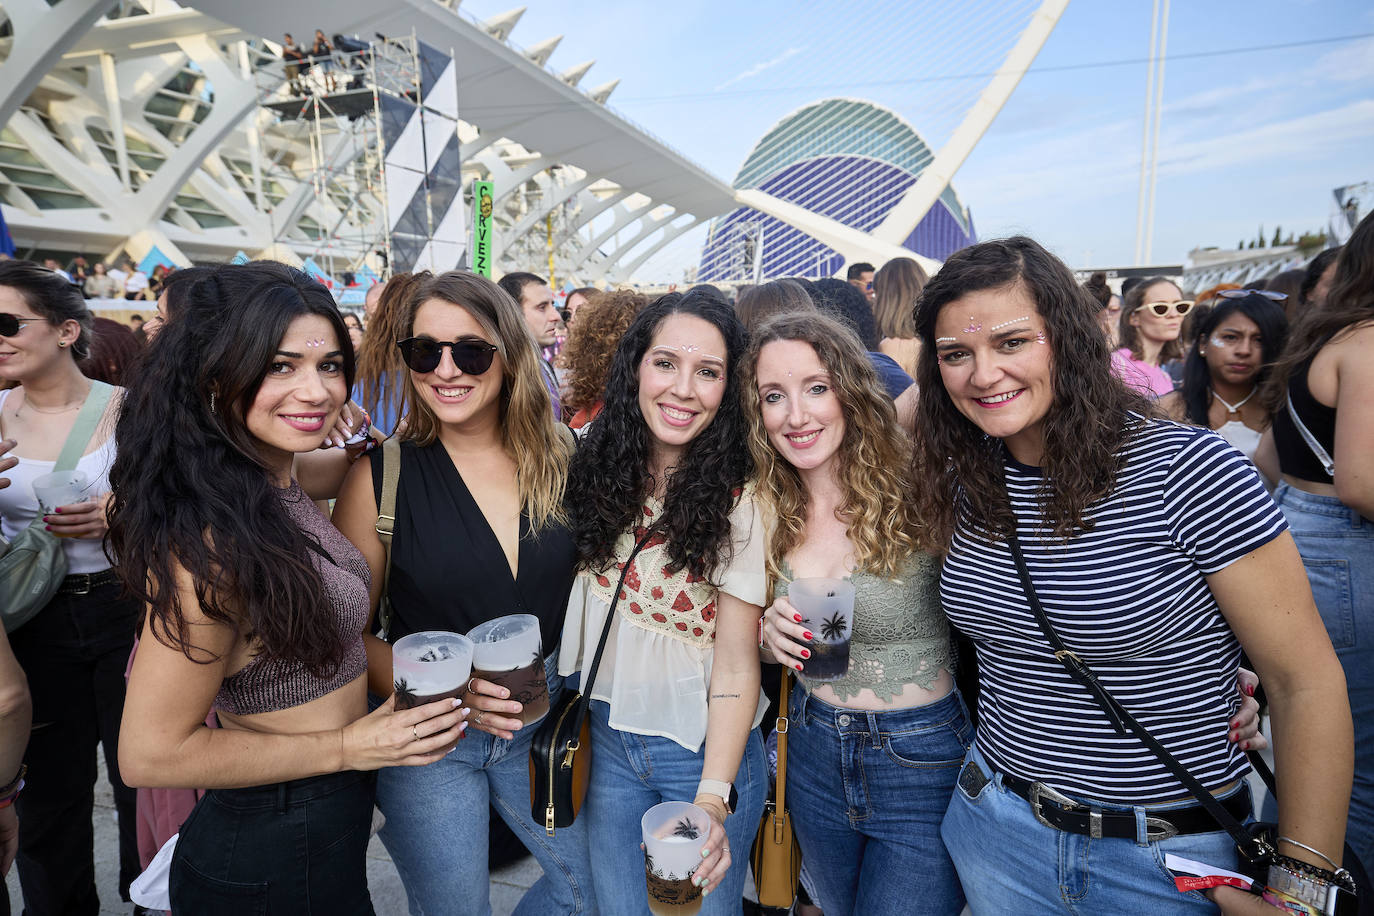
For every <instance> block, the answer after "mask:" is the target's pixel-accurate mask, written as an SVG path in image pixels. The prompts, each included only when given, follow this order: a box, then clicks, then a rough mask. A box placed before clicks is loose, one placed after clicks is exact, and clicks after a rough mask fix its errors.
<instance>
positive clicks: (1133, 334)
mask: <svg viewBox="0 0 1374 916" xmlns="http://www.w3.org/2000/svg"><path fill="white" fill-rule="evenodd" d="M1156 283H1168V284H1169V285H1170V286H1172V287H1174V288H1175V289H1177V288H1178V284H1177V283H1175V282H1174V281H1173V280H1170V279H1169V278H1168V277H1150V278H1149V279H1148V280H1144V281H1142V282H1140V283H1137V284H1136V285H1135V286H1133V287H1131V291H1130V292H1129V293H1127V294H1126V297H1125V298H1124V299H1123V300H1122V301H1121V314H1120V315H1119V316H1117V321H1119V322H1120V325H1119V326H1118V337H1117V339H1118V340H1119V341H1120V342H1121V346H1123V347H1125V348H1126V349H1128V350H1130V351H1131V359H1143V358H1144V354H1145V351H1144V350H1143V349H1142V347H1141V345H1140V337H1141V334H1140V328H1138V327H1136V326H1135V325H1133V324H1131V316H1132V315H1134V314H1135V312H1136V310H1137V309H1139V308H1141V307H1142V306H1144V305H1145V294H1146V293H1147V292H1149V290H1150V287H1152V286H1154V285H1155V284H1156ZM1182 356H1183V345H1182V344H1180V343H1179V342H1178V340H1177V338H1175V339H1174V340H1171V341H1169V342H1168V343H1166V344H1164V347H1163V348H1162V349H1161V350H1160V351H1159V364H1160V365H1161V366H1162V365H1164V364H1165V363H1167V362H1169V361H1170V360H1173V359H1180V358H1182Z"/></svg>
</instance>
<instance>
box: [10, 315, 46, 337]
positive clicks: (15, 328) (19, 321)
mask: <svg viewBox="0 0 1374 916" xmlns="http://www.w3.org/2000/svg"><path fill="white" fill-rule="evenodd" d="M47 320H48V319H46V318H25V317H23V316H21V315H11V314H10V313H9V312H0V337H13V336H14V335H16V334H18V333H19V332H20V331H22V330H24V328H25V327H27V326H28V325H31V324H33V323H34V322H35V321H47Z"/></svg>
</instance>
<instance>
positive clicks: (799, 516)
mask: <svg viewBox="0 0 1374 916" xmlns="http://www.w3.org/2000/svg"><path fill="white" fill-rule="evenodd" d="M783 340H787V341H793V340H795V341H800V342H801V343H805V344H809V345H810V346H811V349H813V350H815V351H816V356H817V357H818V358H819V359H820V361H821V365H822V366H824V367H825V370H826V372H827V373H829V375H830V388H831V390H832V391H834V392H835V396H836V397H837V398H838V399H839V402H840V409H841V411H842V412H843V414H844V436H843V437H842V438H841V440H840V447H839V450H838V452H837V453H836V455H835V459H834V467H835V477H836V482H837V483H838V484H839V486H840V490H841V492H842V493H843V494H844V496H843V499H842V500H841V502H840V508H839V511H840V513H841V514H842V515H843V517H844V518H845V522H846V525H845V530H846V533H847V534H848V536H849V542H850V543H851V544H853V545H854V562H855V568H856V569H862V570H866V571H868V572H871V573H874V574H875V575H879V576H883V577H885V578H893V577H895V576H896V575H898V572H899V571H900V569H901V567H902V565H903V563H905V561H906V559H907V558H908V557H909V556H910V555H911V554H912V552H913V551H915V550H916V549H917V548H918V547H919V543H920V540H921V537H922V535H921V532H922V530H923V526H921V524H920V522H919V519H918V517H917V515H916V508H915V503H913V502H911V501H909V500H907V499H906V494H907V493H910V492H911V489H912V480H911V440H910V439H909V438H908V437H907V435H906V433H905V432H903V431H902V428H901V425H900V424H899V423H898V422H897V412H896V410H895V408H894V407H893V406H892V399H891V398H889V397H888V396H887V393H886V391H885V390H884V389H883V386H882V383H881V382H879V381H878V374H877V372H875V371H874V369H873V363H872V361H871V360H869V358H868V355H867V354H866V353H865V352H864V349H863V345H862V344H861V343H859V338H858V337H857V336H855V334H854V332H853V331H851V330H850V329H849V328H848V327H847V326H845V325H844V324H842V323H841V322H839V321H837V320H835V319H834V318H831V317H829V316H826V315H821V314H819V313H815V312H813V313H810V314H805V313H804V314H798V315H779V316H776V317H774V318H771V319H769V320H768V321H767V322H765V323H764V324H763V326H762V327H761V328H759V329H758V331H757V332H756V333H755V335H754V337H753V339H752V340H751V341H750V343H749V351H748V353H746V354H745V357H744V374H743V377H742V378H741V380H740V398H741V400H742V402H743V406H744V415H745V418H746V419H747V420H748V423H749V454H750V456H752V458H753V460H754V468H755V475H754V480H755V485H756V486H757V492H758V495H759V498H760V500H761V501H762V502H763V504H764V505H765V506H767V507H768V509H769V510H771V511H770V513H769V514H770V515H771V517H772V521H773V524H772V527H771V530H770V534H769V540H768V574H769V576H770V577H771V578H772V579H773V580H774V581H777V580H778V579H779V578H780V577H781V573H780V570H781V566H782V561H783V559H784V558H785V557H786V556H787V554H788V553H790V552H791V551H792V549H793V548H794V547H796V546H797V545H798V544H799V543H801V540H802V535H803V530H804V529H805V527H806V512H807V504H808V502H809V496H808V494H807V491H806V485H805V483H804V482H803V481H802V478H801V474H800V473H798V471H797V469H796V468H795V467H793V466H792V465H791V464H790V463H789V462H788V461H787V460H786V459H785V458H783V457H782V455H780V454H779V453H778V450H777V449H776V448H775V447H774V446H773V443H772V442H771V441H769V438H768V432H767V430H765V429H764V426H763V410H762V407H761V405H760V404H759V391H758V365H759V353H760V352H761V351H762V350H763V348H764V347H765V346H766V345H768V344H770V343H773V342H775V341H783Z"/></svg>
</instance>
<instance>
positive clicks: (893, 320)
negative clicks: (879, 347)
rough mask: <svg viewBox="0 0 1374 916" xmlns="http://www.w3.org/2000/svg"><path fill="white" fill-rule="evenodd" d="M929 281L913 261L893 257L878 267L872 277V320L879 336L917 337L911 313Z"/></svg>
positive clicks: (900, 338) (919, 266) (903, 338)
mask: <svg viewBox="0 0 1374 916" xmlns="http://www.w3.org/2000/svg"><path fill="white" fill-rule="evenodd" d="M929 279H930V278H929V277H927V276H926V272H925V271H924V270H922V269H921V265H920V264H918V263H917V262H916V260H915V259H914V258H893V259H892V260H890V261H888V262H887V263H886V264H884V265H883V266H882V267H880V268H878V272H877V273H875V274H874V275H873V317H874V319H875V320H876V321H877V322H878V336H879V337H891V338H893V339H895V340H906V339H908V338H911V337H915V336H916V326H915V325H914V324H913V323H912V313H913V312H914V311H915V310H916V300H917V299H919V298H920V296H921V290H923V289H925V285H926V283H927V282H929Z"/></svg>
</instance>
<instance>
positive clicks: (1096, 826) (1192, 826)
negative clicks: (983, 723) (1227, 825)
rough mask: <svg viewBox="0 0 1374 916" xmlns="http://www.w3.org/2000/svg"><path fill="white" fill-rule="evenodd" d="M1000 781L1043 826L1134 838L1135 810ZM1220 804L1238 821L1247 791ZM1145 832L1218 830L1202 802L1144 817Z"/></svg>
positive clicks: (1152, 835)
mask: <svg viewBox="0 0 1374 916" xmlns="http://www.w3.org/2000/svg"><path fill="white" fill-rule="evenodd" d="M1002 785H1004V786H1006V788H1007V789H1008V790H1009V791H1011V792H1014V793H1016V794H1017V795H1019V796H1020V797H1021V798H1024V799H1025V800H1026V801H1027V802H1028V803H1029V804H1030V806H1031V813H1032V814H1034V815H1035V819H1036V820H1037V821H1039V822H1040V823H1042V824H1044V825H1045V826H1046V827H1053V828H1055V829H1056V830H1063V831H1065V832H1066V833H1079V834H1082V835H1083V836H1090V837H1092V838H1093V839H1101V838H1102V837H1117V838H1120V839H1126V840H1134V839H1135V838H1136V825H1135V814H1134V813H1132V812H1130V811H1104V810H1103V809H1102V808H1100V807H1098V806H1096V805H1088V804H1085V803H1084V802H1078V801H1074V800H1073V799H1071V798H1068V797H1066V796H1065V795H1063V794H1062V793H1060V792H1058V791H1057V790H1055V789H1053V788H1051V787H1050V786H1047V785H1045V784H1044V783H1043V782H1028V781H1027V780H1024V779H1021V778H1019V777H1016V776H1011V775H1008V774H1006V773H1003V774H1002ZM1221 805H1222V807H1223V808H1225V809H1226V810H1227V811H1230V812H1231V814H1232V815H1233V816H1234V817H1235V818H1236V820H1238V821H1242V822H1244V821H1245V819H1246V818H1247V817H1249V816H1250V793H1248V792H1236V793H1235V794H1234V795H1231V796H1230V797H1229V798H1224V799H1222V800H1221ZM1145 828H1146V836H1147V837H1148V838H1149V839H1150V840H1167V839H1168V838H1169V837H1174V836H1181V835H1183V834H1191V833H1212V832H1214V831H1217V830H1221V829H1222V827H1221V825H1220V824H1218V823H1217V821H1216V818H1214V817H1212V815H1210V814H1208V813H1207V809H1206V808H1204V807H1202V806H1201V805H1190V806H1189V807H1187V808H1169V809H1167V810H1163V811H1160V812H1159V814H1151V815H1149V816H1147V817H1146V818H1145Z"/></svg>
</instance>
